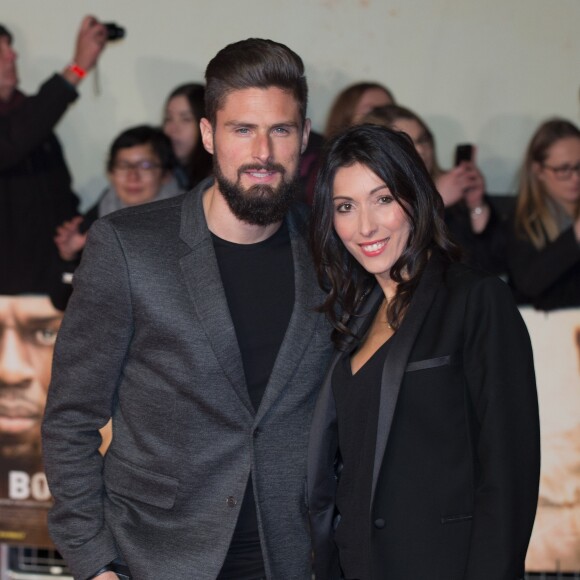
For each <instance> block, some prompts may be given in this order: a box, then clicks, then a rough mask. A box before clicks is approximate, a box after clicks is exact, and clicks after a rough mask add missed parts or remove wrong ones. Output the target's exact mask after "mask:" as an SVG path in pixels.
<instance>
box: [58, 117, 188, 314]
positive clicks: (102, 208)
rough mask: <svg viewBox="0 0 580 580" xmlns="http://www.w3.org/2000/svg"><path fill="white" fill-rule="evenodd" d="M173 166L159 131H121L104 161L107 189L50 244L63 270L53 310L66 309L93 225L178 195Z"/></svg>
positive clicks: (140, 128)
mask: <svg viewBox="0 0 580 580" xmlns="http://www.w3.org/2000/svg"><path fill="white" fill-rule="evenodd" d="M176 163H177V161H176V158H175V155H174V153H173V148H172V145H171V141H170V140H169V138H168V137H167V136H166V135H165V134H164V133H163V131H162V130H161V129H158V128H155V127H151V126H149V125H139V126H136V127H131V128H130V129H126V130H125V131H123V132H122V133H121V134H120V135H119V136H118V137H117V138H116V139H115V140H114V141H113V143H112V144H111V148H110V151H109V158H108V160H107V175H108V178H109V182H110V186H109V187H108V188H107V189H105V191H104V192H103V194H102V195H101V197H100V198H99V200H98V201H97V203H96V204H95V205H94V206H93V207H92V208H91V209H90V210H89V211H88V212H87V213H86V214H85V215H84V216H77V217H74V218H73V219H71V220H69V221H66V222H64V223H63V224H61V225H60V226H59V227H58V228H57V233H56V236H55V238H54V241H55V243H56V246H57V248H58V253H59V255H60V258H61V259H62V260H63V262H64V268H63V269H61V270H59V272H58V273H57V274H56V275H55V276H54V277H53V287H52V288H51V289H50V297H51V300H52V302H53V304H54V305H55V306H56V307H57V308H58V309H60V310H64V309H65V307H66V304H67V302H68V299H69V297H70V294H71V290H72V289H71V282H72V275H73V272H74V270H75V269H76V267H77V265H78V263H79V261H80V256H81V253H82V250H83V248H84V247H85V243H86V239H87V232H88V230H89V227H90V226H91V225H92V224H93V222H95V221H96V220H97V219H98V218H101V217H103V216H105V215H108V214H110V213H112V212H114V211H117V210H119V209H123V208H125V207H131V206H134V205H141V204H144V203H149V202H151V201H156V200H160V199H166V198H168V197H173V196H174V195H177V194H179V193H182V190H181V189H180V187H179V185H178V184H177V181H176V180H175V178H174V176H173V173H172V172H173V170H174V168H175V167H176Z"/></svg>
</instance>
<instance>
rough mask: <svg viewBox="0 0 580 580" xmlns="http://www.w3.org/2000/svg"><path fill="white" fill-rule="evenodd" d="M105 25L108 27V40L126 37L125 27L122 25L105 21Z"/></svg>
mask: <svg viewBox="0 0 580 580" xmlns="http://www.w3.org/2000/svg"><path fill="white" fill-rule="evenodd" d="M103 26H104V27H105V28H106V29H107V40H119V39H121V38H125V29H124V28H123V27H122V26H118V25H117V24H115V23H114V22H103Z"/></svg>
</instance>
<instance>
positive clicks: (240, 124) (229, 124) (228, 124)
mask: <svg viewBox="0 0 580 580" xmlns="http://www.w3.org/2000/svg"><path fill="white" fill-rule="evenodd" d="M224 125H225V126H226V127H251V128H254V127H257V126H258V125H257V124H256V123H244V122H243V121H235V120H234V121H226V122H225V123H224Z"/></svg>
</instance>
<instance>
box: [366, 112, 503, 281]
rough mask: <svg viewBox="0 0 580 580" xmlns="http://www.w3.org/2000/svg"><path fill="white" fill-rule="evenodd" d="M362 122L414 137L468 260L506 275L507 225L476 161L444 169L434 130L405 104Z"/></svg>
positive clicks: (479, 266) (488, 269) (450, 225)
mask: <svg viewBox="0 0 580 580" xmlns="http://www.w3.org/2000/svg"><path fill="white" fill-rule="evenodd" d="M363 122H365V123H373V124H377V125H383V126H385V127H389V128H391V129H396V130H397V131H402V132H403V133H406V134H407V135H409V137H410V138H411V140H412V141H413V144H414V145H415V149H416V150H417V153H419V155H420V156H421V159H422V160H423V162H424V163H425V167H426V168H427V171H428V172H429V175H430V176H431V178H432V179H433V180H434V182H435V185H436V186H437V190H438V191H439V193H440V194H441V197H442V198H443V204H444V206H445V223H446V224H447V227H448V228H449V230H450V232H451V234H452V236H453V238H454V239H455V241H456V242H457V243H458V244H459V246H460V247H461V249H462V252H463V258H464V261H465V262H466V263H467V264H469V265H472V266H475V267H478V268H481V269H483V270H486V271H487V272H490V273H492V274H497V275H505V273H506V270H507V264H506V259H505V251H506V243H507V241H506V240H507V232H506V229H507V228H506V224H505V222H504V220H503V219H502V218H501V217H500V216H499V214H498V212H497V211H496V210H495V209H494V207H493V205H492V203H491V202H490V200H489V196H487V195H486V193H485V181H484V179H483V175H482V174H481V172H480V171H479V169H478V168H477V165H476V164H475V160H474V159H472V160H471V161H463V162H461V164H459V165H458V166H457V167H454V168H453V169H450V170H449V171H444V170H442V169H441V167H440V166H439V164H438V162H437V154H436V148H435V138H434V136H433V133H432V132H431V130H430V129H429V127H428V126H427V124H426V123H425V122H424V121H423V119H421V117H419V115H417V114H416V113H414V112H413V111H411V110H410V109H408V108H406V107H401V106H399V105H387V106H385V107H378V108H376V109H374V110H373V111H371V112H370V113H369V114H368V115H366V116H365V117H364V118H363Z"/></svg>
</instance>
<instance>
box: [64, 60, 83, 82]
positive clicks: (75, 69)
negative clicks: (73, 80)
mask: <svg viewBox="0 0 580 580" xmlns="http://www.w3.org/2000/svg"><path fill="white" fill-rule="evenodd" d="M68 69H69V70H70V71H71V72H73V73H74V74H75V75H77V77H79V79H84V78H85V77H86V76H87V71H86V70H85V69H84V68H81V67H80V66H79V65H78V64H76V63H74V62H73V63H72V64H69V65H68Z"/></svg>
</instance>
